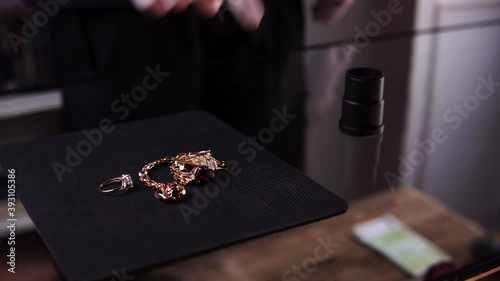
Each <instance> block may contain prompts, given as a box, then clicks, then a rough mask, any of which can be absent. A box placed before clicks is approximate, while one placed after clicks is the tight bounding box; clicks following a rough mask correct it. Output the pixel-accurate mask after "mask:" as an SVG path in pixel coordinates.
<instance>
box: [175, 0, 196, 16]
mask: <svg viewBox="0 0 500 281" xmlns="http://www.w3.org/2000/svg"><path fill="white" fill-rule="evenodd" d="M191 3H193V1H192V0H180V1H179V2H177V4H175V6H174V7H173V8H172V11H173V12H176V13H179V12H182V11H184V10H186V9H187V7H189V5H191Z"/></svg>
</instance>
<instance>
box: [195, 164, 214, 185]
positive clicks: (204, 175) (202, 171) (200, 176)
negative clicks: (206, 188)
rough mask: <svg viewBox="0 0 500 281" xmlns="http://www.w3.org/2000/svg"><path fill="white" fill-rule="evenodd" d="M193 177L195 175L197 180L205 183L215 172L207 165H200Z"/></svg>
mask: <svg viewBox="0 0 500 281" xmlns="http://www.w3.org/2000/svg"><path fill="white" fill-rule="evenodd" d="M195 177H196V181H197V182H199V183H207V182H208V181H210V180H211V179H213V178H214V177H215V172H214V171H212V170H210V169H209V168H207V167H200V168H199V169H198V170H197V171H196V175H195Z"/></svg>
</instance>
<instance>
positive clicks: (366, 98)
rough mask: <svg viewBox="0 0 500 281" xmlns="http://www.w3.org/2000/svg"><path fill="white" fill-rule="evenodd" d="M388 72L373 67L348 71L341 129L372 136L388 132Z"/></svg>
mask: <svg viewBox="0 0 500 281" xmlns="http://www.w3.org/2000/svg"><path fill="white" fill-rule="evenodd" d="M383 92H384V73H383V72H382V71H380V70H377V69H373V68H352V69H349V70H348V71H347V74H346V80H345V91H344V97H343V99H342V117H341V119H340V122H339V127H340V130H341V131H342V132H344V133H346V134H348V135H353V136H360V137H371V136H377V135H379V134H381V133H382V132H383V131H384V117H383V115H384V95H383Z"/></svg>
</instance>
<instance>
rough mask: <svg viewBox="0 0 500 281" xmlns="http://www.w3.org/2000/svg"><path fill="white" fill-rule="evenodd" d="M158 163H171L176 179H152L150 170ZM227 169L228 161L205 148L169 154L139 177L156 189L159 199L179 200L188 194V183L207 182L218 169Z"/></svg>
mask: <svg viewBox="0 0 500 281" xmlns="http://www.w3.org/2000/svg"><path fill="white" fill-rule="evenodd" d="M157 165H170V173H171V174H172V176H173V178H174V180H173V181H172V182H170V183H160V182H156V181H154V180H152V179H151V177H150V176H149V171H150V170H151V169H153V168H154V167H155V166H157ZM226 169H227V164H226V162H224V161H220V160H217V159H215V158H214V157H213V156H212V153H211V151H210V150H203V151H199V152H189V153H179V154H178V155H177V156H175V157H171V156H167V157H164V158H162V159H159V160H156V161H154V162H151V163H149V164H147V165H145V166H144V167H143V168H142V170H141V171H140V172H139V179H140V181H141V182H142V183H144V184H145V185H146V186H148V187H150V188H152V189H154V190H156V192H155V197H156V198H157V199H161V200H169V201H178V200H180V199H182V198H183V197H184V196H185V195H186V185H188V184H190V183H199V184H204V183H207V182H208V181H210V180H211V179H213V178H214V177H215V172H216V171H219V170H226Z"/></svg>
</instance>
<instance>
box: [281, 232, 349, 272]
mask: <svg viewBox="0 0 500 281" xmlns="http://www.w3.org/2000/svg"><path fill="white" fill-rule="evenodd" d="M316 242H318V245H317V246H316V247H315V248H314V251H313V255H312V256H309V257H306V258H304V259H303V260H302V262H301V263H300V264H299V265H297V264H294V265H292V267H291V268H290V269H289V270H287V271H285V272H283V274H282V275H281V280H282V281H303V280H307V279H309V278H310V277H311V274H313V273H314V272H315V271H316V270H318V264H319V263H321V262H324V261H326V260H327V259H328V258H329V257H331V256H332V255H333V254H334V253H335V250H336V249H338V248H339V247H340V243H337V242H333V241H332V237H331V235H328V236H327V237H326V239H323V238H321V237H319V238H317V239H316Z"/></svg>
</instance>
